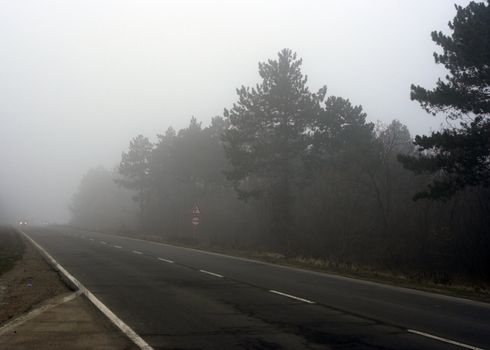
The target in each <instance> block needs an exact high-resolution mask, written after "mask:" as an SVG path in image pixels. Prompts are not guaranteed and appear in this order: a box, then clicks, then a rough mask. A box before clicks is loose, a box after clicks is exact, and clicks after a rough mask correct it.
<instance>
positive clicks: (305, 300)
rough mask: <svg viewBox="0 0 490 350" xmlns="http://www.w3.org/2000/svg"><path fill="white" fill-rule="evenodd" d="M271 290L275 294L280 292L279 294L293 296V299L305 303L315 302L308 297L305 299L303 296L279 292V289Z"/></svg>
mask: <svg viewBox="0 0 490 350" xmlns="http://www.w3.org/2000/svg"><path fill="white" fill-rule="evenodd" d="M269 292H271V293H274V294H278V295H282V296H283V297H287V298H291V299H294V300H298V301H302V302H303V303H308V304H314V303H315V302H314V301H311V300H308V299H303V298H300V297H295V296H294V295H291V294H286V293H282V292H279V291H277V290H273V289H271V290H269Z"/></svg>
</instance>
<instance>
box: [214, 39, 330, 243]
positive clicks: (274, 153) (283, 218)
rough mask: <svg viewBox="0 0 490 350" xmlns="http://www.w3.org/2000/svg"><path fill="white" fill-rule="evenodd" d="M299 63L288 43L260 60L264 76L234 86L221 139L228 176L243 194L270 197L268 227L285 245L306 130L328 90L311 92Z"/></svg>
mask: <svg viewBox="0 0 490 350" xmlns="http://www.w3.org/2000/svg"><path fill="white" fill-rule="evenodd" d="M301 64H302V60H301V59H299V58H297V56H296V53H293V52H292V51H291V50H289V49H284V50H282V51H281V52H279V54H278V59H277V60H268V61H267V62H265V63H260V64H259V74H260V77H261V78H262V82H261V83H260V84H257V86H256V87H255V88H248V87H243V86H242V87H241V88H240V89H238V90H237V93H238V102H236V103H235V104H234V105H233V108H231V109H230V110H225V112H224V116H225V118H226V120H227V121H228V122H229V127H228V129H227V130H226V132H225V133H224V136H223V141H224V146H225V150H226V153H227V156H228V158H229V159H230V161H231V164H232V169H231V170H230V171H228V172H227V176H228V178H229V179H230V180H232V181H233V183H234V185H235V189H236V190H237V192H238V194H239V197H240V198H241V199H247V198H250V197H261V196H262V197H265V199H266V200H267V202H268V203H270V215H271V231H272V233H273V234H274V235H275V236H276V237H277V238H278V240H279V241H280V242H281V243H282V244H283V246H284V247H285V249H286V250H288V246H289V243H290V236H291V234H292V232H293V231H294V228H293V220H292V217H291V216H292V214H291V207H292V204H293V201H294V190H295V188H297V187H298V186H299V185H300V184H301V182H302V174H303V172H304V164H303V160H304V156H305V154H306V152H307V149H308V144H309V140H308V133H309V132H310V131H311V128H310V127H311V123H312V120H315V119H316V117H317V116H318V114H319V113H320V111H321V107H320V103H321V102H322V101H323V99H324V97H325V93H326V88H322V89H320V90H319V91H318V92H317V93H312V92H310V90H309V89H308V87H307V86H306V83H307V77H306V76H303V74H302V72H301Z"/></svg>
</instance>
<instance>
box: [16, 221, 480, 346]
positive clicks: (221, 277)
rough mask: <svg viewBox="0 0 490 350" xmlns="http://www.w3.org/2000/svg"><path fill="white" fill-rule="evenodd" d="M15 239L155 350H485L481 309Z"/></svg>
mask: <svg viewBox="0 0 490 350" xmlns="http://www.w3.org/2000/svg"><path fill="white" fill-rule="evenodd" d="M24 231H25V232H26V233H27V234H28V235H29V236H30V237H31V238H32V239H34V240H35V241H36V242H37V243H38V244H39V245H41V246H42V247H43V248H44V249H45V250H46V251H47V252H48V253H49V254H50V255H51V256H53V258H54V259H56V260H57V261H58V262H59V263H60V264H61V265H62V266H63V267H64V268H66V269H67V270H68V271H69V272H70V273H71V274H72V275H73V276H75V277H76V278H77V279H78V280H79V281H80V282H81V283H82V284H84V285H85V286H86V287H87V288H88V289H89V290H90V291H91V292H92V293H93V294H94V295H95V296H96V297H97V298H99V299H100V300H101V301H102V302H103V303H104V304H105V305H107V306H108V307H109V308H110V309H111V310H112V311H113V312H114V313H115V314H116V315H117V316H118V317H120V318H121V319H122V320H123V321H124V322H125V323H127V324H128V325H129V326H130V327H131V328H132V329H133V330H134V331H135V332H136V333H138V334H139V335H140V336H141V337H142V338H143V339H144V340H145V341H147V342H148V343H149V344H150V345H151V346H153V347H154V348H155V349H158V348H182V349H189V348H209V349H212V348H213V349H214V348H222V349H232V348H249V349H276V348H290V349H302V348H304V349H323V348H327V349H328V348H334V349H336V348H341V349H366V348H382V349H449V348H451V349H452V348H454V349H463V348H470V349H476V348H489V347H490V306H489V305H488V304H486V303H480V302H474V301H469V300H465V299H459V298H453V297H447V296H440V295H436V294H431V293H426V292H420V291H415V290H410V289H404V288H398V287H392V286H386V285H381V284H377V283H372V282H366V281H359V280H354V279H350V278H344V277H339V276H334V275H328V274H323V273H317V272H311V271H305V270H300V269H295V268H289V267H282V266H276V265H272V264H267V263H262V262H257V261H253V260H248V259H242V258H234V257H229V256H224V255H220V254H214V253H206V252H202V251H197V250H192V249H186V248H180V247H175V246H169V245H164V244H158V243H153V242H147V241H141V240H135V239H130V238H124V237H119V236H113V235H107V234H101V233H95V232H87V231H81V230H76V229H73V228H67V227H61V226H60V227H42V228H28V229H25V230H24ZM431 337H440V338H441V339H434V338H431ZM450 342H453V343H450ZM456 343H460V344H456Z"/></svg>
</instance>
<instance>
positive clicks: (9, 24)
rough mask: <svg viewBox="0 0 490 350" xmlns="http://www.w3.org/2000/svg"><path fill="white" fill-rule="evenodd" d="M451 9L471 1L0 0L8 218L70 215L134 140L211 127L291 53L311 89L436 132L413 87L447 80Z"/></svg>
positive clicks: (0, 188)
mask: <svg viewBox="0 0 490 350" xmlns="http://www.w3.org/2000/svg"><path fill="white" fill-rule="evenodd" d="M455 2H456V3H458V4H462V5H465V4H467V3H468V2H469V1H454V0H430V1H427V0H405V1H401V0H399V1H397V0H384V1H383V0H370V1H368V0H357V1H354V0H352V1H347V0H338V1H334V0H324V1H320V0H318V1H313V0H311V1H304V0H301V1H300V0H296V1H285V0H275V1H273V0H260V1H259V0H258V1H250V0H245V1H230V0H228V1H204V0H202V1H143V0H134V1H121V0H105V1H104V0H95V1H88V0H84V1H68V0H59V1H50V0H44V1H36V0H33V1H24V0H16V1H8V0H4V1H0V47H1V55H0V161H1V162H0V164H1V166H0V211H1V210H2V208H3V209H4V210H5V208H7V210H8V211H9V212H10V214H11V215H13V216H15V217H27V218H30V219H32V220H49V221H58V222H60V221H65V220H67V219H68V217H69V211H68V208H67V206H68V204H69V202H70V198H71V196H72V194H73V193H74V192H75V191H76V189H77V186H78V183H79V181H80V178H81V176H82V175H83V173H85V172H86V171H87V170H88V169H89V168H91V167H94V166H97V165H104V166H107V167H112V166H114V165H115V164H116V163H118V161H119V158H120V154H121V152H122V151H123V150H125V149H126V148H127V145H128V143H129V140H130V138H131V137H133V136H135V135H137V134H140V133H141V134H144V135H147V136H149V137H151V138H153V139H154V138H155V135H156V134H157V133H163V132H164V131H165V129H166V128H167V127H168V126H174V127H175V128H177V129H178V128H181V127H184V126H185V125H186V124H187V123H188V121H189V119H190V117H191V116H192V115H194V116H196V117H197V118H198V119H199V120H202V121H203V122H204V123H205V124H207V122H209V120H210V119H211V118H212V117H213V116H215V115H221V114H222V112H223V108H225V107H230V106H231V105H232V103H233V102H234V101H235V99H236V94H235V89H236V88H237V87H239V86H240V85H252V84H255V83H256V82H258V80H259V77H258V62H259V61H264V60H266V59H268V58H275V57H276V54H277V52H278V51H279V50H280V49H282V48H284V47H288V48H291V49H292V50H294V51H296V52H297V53H298V55H299V56H300V57H302V58H303V63H304V64H303V71H304V73H306V74H307V75H308V76H309V82H310V87H311V88H312V89H314V90H315V89H318V88H319V87H320V86H321V85H323V84H326V85H327V86H328V95H339V96H342V97H345V98H349V99H350V100H351V101H352V102H353V103H354V104H361V105H362V106H363V107H364V109H365V111H366V112H367V113H368V115H369V119H370V120H372V121H375V120H378V119H379V120H381V121H384V122H389V121H390V120H392V119H394V118H397V119H399V120H400V121H402V122H403V123H405V124H406V125H408V127H409V129H410V131H411V132H412V134H417V133H428V132H430V130H434V129H437V128H438V127H439V125H440V124H441V123H443V122H444V119H443V118H442V117H439V118H435V117H431V116H429V115H428V114H426V113H425V112H424V111H422V110H421V109H420V107H419V106H418V104H417V103H415V102H411V101H410V99H409V87H410V84H411V83H417V84H421V85H423V86H426V87H430V86H433V85H434V82H435V81H436V79H437V77H439V76H442V75H443V74H444V71H443V70H442V69H441V68H440V67H437V66H436V65H435V64H434V61H433V57H432V52H433V51H435V50H436V47H435V45H434V44H433V43H432V41H431V39H430V32H431V31H432V30H435V29H438V30H439V29H440V30H443V31H446V32H447V31H448V28H447V23H448V21H449V20H452V18H453V17H454V14H455V9H454V3H455ZM2 201H3V206H2V203H1V202H2Z"/></svg>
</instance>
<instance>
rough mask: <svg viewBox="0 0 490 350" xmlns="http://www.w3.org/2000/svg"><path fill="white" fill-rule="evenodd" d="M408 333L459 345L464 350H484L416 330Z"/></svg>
mask: <svg viewBox="0 0 490 350" xmlns="http://www.w3.org/2000/svg"><path fill="white" fill-rule="evenodd" d="M407 331H408V332H409V333H413V334H418V335H421V336H423V337H427V338H431V339H435V340H439V341H442V342H444V343H448V344H452V345H457V346H460V347H462V348H466V349H471V350H483V349H482V348H479V347H476V346H473V345H468V344H464V343H460V342H457V341H454V340H451V339H446V338H442V337H438V336H436V335H432V334H429V333H424V332H419V331H416V330H414V329H407Z"/></svg>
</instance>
